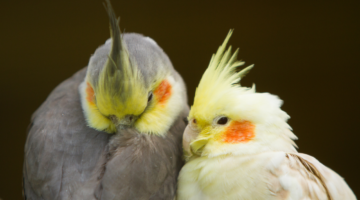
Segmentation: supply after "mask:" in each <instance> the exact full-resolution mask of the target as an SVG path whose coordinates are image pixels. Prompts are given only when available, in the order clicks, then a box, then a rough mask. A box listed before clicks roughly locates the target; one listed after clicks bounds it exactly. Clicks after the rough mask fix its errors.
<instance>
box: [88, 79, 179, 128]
mask: <svg viewBox="0 0 360 200" xmlns="http://www.w3.org/2000/svg"><path fill="white" fill-rule="evenodd" d="M173 84H174V81H173V79H172V78H171V77H168V78H165V79H163V80H161V79H160V80H159V81H157V82H155V83H154V84H153V85H152V86H151V89H149V91H147V90H146V89H142V88H141V85H139V87H137V92H136V91H132V92H131V93H130V94H132V95H131V96H127V97H126V99H125V101H124V100H122V99H119V98H111V97H110V96H109V95H107V94H106V93H100V94H97V93H96V91H95V90H94V88H93V87H92V86H91V84H90V82H88V81H87V82H86V86H85V87H86V88H85V96H86V98H85V99H86V105H87V108H88V110H89V112H87V119H88V123H89V125H90V126H91V127H93V128H95V129H97V130H101V131H106V132H108V133H113V132H115V131H116V127H117V126H118V125H122V124H123V123H128V121H129V120H130V122H129V124H134V126H135V128H137V129H138V130H139V131H140V132H146V133H155V134H156V133H163V132H164V131H166V130H165V129H166V128H167V127H168V126H169V125H168V124H169V123H171V120H169V119H167V118H165V119H164V117H163V115H165V116H168V115H169V112H171V110H172V109H170V108H171V106H169V101H170V99H171V98H172V97H173V93H174V92H173V90H174V88H173ZM134 88H136V87H133V89H134ZM170 117H171V114H170ZM129 118H130V119H129ZM131 118H133V119H131ZM159 118H160V119H159ZM124 121H125V122H124ZM156 122H157V123H156ZM164 124H165V125H164Z"/></svg>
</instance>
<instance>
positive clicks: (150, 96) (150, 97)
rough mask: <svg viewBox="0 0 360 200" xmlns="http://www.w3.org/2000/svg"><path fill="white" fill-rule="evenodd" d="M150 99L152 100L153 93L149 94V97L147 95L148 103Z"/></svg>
mask: <svg viewBox="0 0 360 200" xmlns="http://www.w3.org/2000/svg"><path fill="white" fill-rule="evenodd" d="M152 98H153V93H152V92H149V95H148V102H150V101H151V99H152Z"/></svg>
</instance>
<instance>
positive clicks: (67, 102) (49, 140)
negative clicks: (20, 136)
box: [23, 69, 109, 199]
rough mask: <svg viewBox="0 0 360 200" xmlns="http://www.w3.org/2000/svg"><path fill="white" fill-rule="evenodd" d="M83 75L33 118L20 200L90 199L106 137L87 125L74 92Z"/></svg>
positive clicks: (61, 87) (57, 91) (69, 82)
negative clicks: (22, 194)
mask: <svg viewBox="0 0 360 200" xmlns="http://www.w3.org/2000/svg"><path fill="white" fill-rule="evenodd" d="M85 72H86V69H83V70H81V71H79V72H77V73H76V74H75V75H74V76H72V77H70V78H69V79H67V80H65V81H64V82H62V83H61V84H60V85H59V86H58V87H56V88H55V89H54V90H53V92H52V93H51V94H50V95H49V97H48V98H47V99H46V101H45V102H44V103H43V104H42V105H41V106H40V107H39V109H38V110H37V111H36V112H35V113H34V114H33V116H32V120H31V125H30V127H29V131H28V135H27V140H26V144H25V149H24V151H25V158H24V167H23V187H24V196H25V199H93V198H94V195H93V191H94V189H93V188H95V187H96V185H97V183H98V180H97V177H98V176H99V174H100V173H101V171H100V170H101V169H102V165H103V163H105V161H106V154H105V153H106V146H107V144H108V141H109V136H108V134H107V133H104V132H99V131H96V130H94V129H91V128H89V127H88V126H87V125H86V121H85V119H84V115H83V111H82V107H81V104H80V96H79V92H78V86H79V84H80V83H81V82H82V81H83V80H84V77H85ZM89 191H92V192H89Z"/></svg>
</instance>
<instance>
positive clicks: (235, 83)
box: [190, 30, 255, 117]
mask: <svg viewBox="0 0 360 200" xmlns="http://www.w3.org/2000/svg"><path fill="white" fill-rule="evenodd" d="M232 32H233V30H230V31H229V33H228V35H227V36H226V38H225V41H224V42H223V44H222V45H221V46H220V47H219V49H218V50H217V52H216V54H213V56H212V57H211V60H210V64H209V66H208V68H207V69H206V71H205V73H204V74H203V76H202V78H201V80H200V83H199V86H198V87H197V89H196V93H195V99H194V105H193V106H192V109H191V114H190V115H193V114H195V113H197V114H204V117H206V115H207V116H209V117H210V115H208V112H207V110H209V109H208V108H209V106H210V107H211V108H214V109H216V108H217V107H219V106H223V105H224V104H227V103H226V102H229V98H230V99H231V98H232V97H233V96H238V95H239V94H240V93H241V92H245V91H250V90H249V88H245V87H241V85H240V80H241V78H242V77H244V76H245V75H246V74H247V73H248V72H249V71H250V69H252V67H253V65H250V66H248V67H246V68H245V69H243V70H240V71H239V70H238V68H239V67H240V66H242V65H244V64H245V62H242V61H239V60H237V55H238V52H239V49H236V51H235V52H234V53H233V54H232V53H231V49H232V48H231V46H230V47H229V48H228V49H227V50H226V45H227V43H228V41H229V39H230V37H231V35H232ZM251 91H252V92H255V87H253V88H252V90H251ZM214 109H212V111H213V110H214ZM211 116H212V115H211Z"/></svg>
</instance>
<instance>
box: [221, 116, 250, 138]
mask: <svg viewBox="0 0 360 200" xmlns="http://www.w3.org/2000/svg"><path fill="white" fill-rule="evenodd" d="M254 129H255V125H254V124H252V123H251V122H249V121H245V120H244V121H241V122H238V121H232V122H231V124H230V125H229V126H228V127H227V128H226V129H225V134H224V137H223V141H224V142H226V143H239V142H248V141H250V140H251V139H252V138H253V137H255V132H254Z"/></svg>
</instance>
